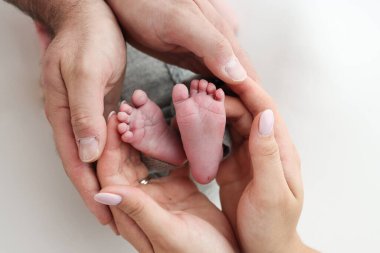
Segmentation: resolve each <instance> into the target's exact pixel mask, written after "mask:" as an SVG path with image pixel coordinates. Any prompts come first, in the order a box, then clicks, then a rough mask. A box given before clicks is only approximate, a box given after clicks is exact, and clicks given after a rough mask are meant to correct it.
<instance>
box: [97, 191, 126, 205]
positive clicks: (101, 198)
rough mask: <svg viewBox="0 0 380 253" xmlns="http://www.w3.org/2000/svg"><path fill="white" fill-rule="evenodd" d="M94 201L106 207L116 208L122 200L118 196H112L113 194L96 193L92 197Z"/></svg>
mask: <svg viewBox="0 0 380 253" xmlns="http://www.w3.org/2000/svg"><path fill="white" fill-rule="evenodd" d="M94 199H95V201H96V202H99V203H101V204H104V205H108V206H116V205H118V204H120V202H121V200H122V198H121V196H120V195H117V194H113V193H103V192H101V193H98V194H96V195H95V196H94Z"/></svg>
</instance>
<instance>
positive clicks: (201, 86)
mask: <svg viewBox="0 0 380 253" xmlns="http://www.w3.org/2000/svg"><path fill="white" fill-rule="evenodd" d="M173 103H174V107H175V110H176V120H177V124H178V128H179V130H180V133H181V139H182V144H183V147H184V149H185V153H186V156H187V159H188V161H189V164H190V171H191V174H192V176H193V177H194V179H195V180H196V181H197V182H199V183H202V184H206V183H209V182H210V181H211V180H212V179H214V178H215V176H216V173H217V171H218V167H219V163H220V160H221V159H222V144H223V134H224V128H225V124H226V112H225V109H224V92H223V90H222V89H218V90H216V87H215V85H214V84H212V83H208V82H207V81H206V80H201V81H199V80H193V81H192V82H191V86H190V97H189V91H188V89H187V88H186V86H185V85H183V84H177V85H176V86H174V89H173Z"/></svg>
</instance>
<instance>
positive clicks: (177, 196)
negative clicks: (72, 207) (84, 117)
mask: <svg viewBox="0 0 380 253" xmlns="http://www.w3.org/2000/svg"><path fill="white" fill-rule="evenodd" d="M117 124H118V121H117V119H116V115H114V114H112V115H111V116H110V118H109V121H108V134H107V136H108V138H107V143H106V146H105V149H104V152H103V154H102V156H101V158H100V159H99V161H98V165H97V172H98V177H99V180H100V182H101V185H102V187H103V188H102V190H101V192H100V193H99V194H97V195H96V196H95V199H96V200H97V201H99V202H101V203H104V204H106V205H110V206H111V211H112V214H113V216H114V219H115V222H116V226H117V228H118V230H119V232H120V234H121V235H122V236H123V237H124V238H125V239H127V240H128V241H129V242H130V243H131V244H132V245H133V246H134V247H135V248H136V249H137V250H138V251H139V252H181V253H182V252H234V251H236V247H237V246H236V243H235V238H234V234H233V232H232V230H231V227H230V224H229V223H228V221H227V219H226V218H225V216H224V215H223V213H222V212H221V211H220V210H219V209H218V208H216V207H215V206H214V205H213V204H212V203H211V202H210V201H209V200H208V199H207V198H206V197H205V196H204V195H203V194H202V193H200V192H199V191H198V189H197V187H196V186H195V185H194V183H193V182H192V181H191V180H190V179H189V177H188V174H189V171H188V169H187V168H181V169H177V170H175V171H173V172H172V173H171V174H170V175H169V176H168V177H164V178H160V179H153V180H151V181H150V182H149V183H148V184H147V185H142V184H140V183H139V182H138V180H139V179H142V178H144V177H146V175H147V173H148V172H147V169H146V167H145V166H144V164H143V163H142V162H141V160H140V156H139V153H138V152H137V151H135V150H134V149H133V148H132V147H131V146H129V145H128V144H126V143H124V142H121V140H120V135H119V134H118V132H117Z"/></svg>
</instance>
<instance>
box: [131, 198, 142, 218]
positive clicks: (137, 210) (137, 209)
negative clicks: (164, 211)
mask: <svg viewBox="0 0 380 253" xmlns="http://www.w3.org/2000/svg"><path fill="white" fill-rule="evenodd" d="M144 209H145V207H144V205H143V203H141V202H140V201H139V202H136V203H135V204H134V205H130V206H129V207H128V208H127V212H128V215H130V216H131V217H134V219H138V218H139V217H140V216H141V215H142V214H143V212H144Z"/></svg>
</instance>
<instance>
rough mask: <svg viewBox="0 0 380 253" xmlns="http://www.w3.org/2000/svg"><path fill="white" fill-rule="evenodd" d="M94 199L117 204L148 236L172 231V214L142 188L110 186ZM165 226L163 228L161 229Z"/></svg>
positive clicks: (153, 236) (156, 235)
mask: <svg viewBox="0 0 380 253" xmlns="http://www.w3.org/2000/svg"><path fill="white" fill-rule="evenodd" d="M94 199H95V200H96V201H97V202H99V203H102V204H105V205H110V206H117V207H118V208H119V209H120V210H122V211H123V212H124V213H125V214H127V215H128V216H129V217H130V218H131V219H133V220H134V221H135V222H136V223H137V225H138V226H139V227H140V228H141V229H142V230H143V231H144V233H145V234H146V235H147V236H148V237H150V238H157V237H158V236H160V237H161V238H166V237H162V235H163V233H165V232H164V231H174V230H173V229H171V228H170V227H171V226H172V225H173V224H175V222H173V218H174V216H173V215H171V214H170V213H169V212H168V211H166V210H165V209H163V208H162V207H161V206H160V205H159V204H158V203H157V202H156V201H154V200H153V199H152V198H151V197H150V196H148V195H147V194H146V193H145V192H143V191H142V190H140V189H138V188H136V187H133V186H110V187H105V188H103V189H102V191H101V193H98V194H96V195H95V197H94ZM163 228H165V229H163Z"/></svg>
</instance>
